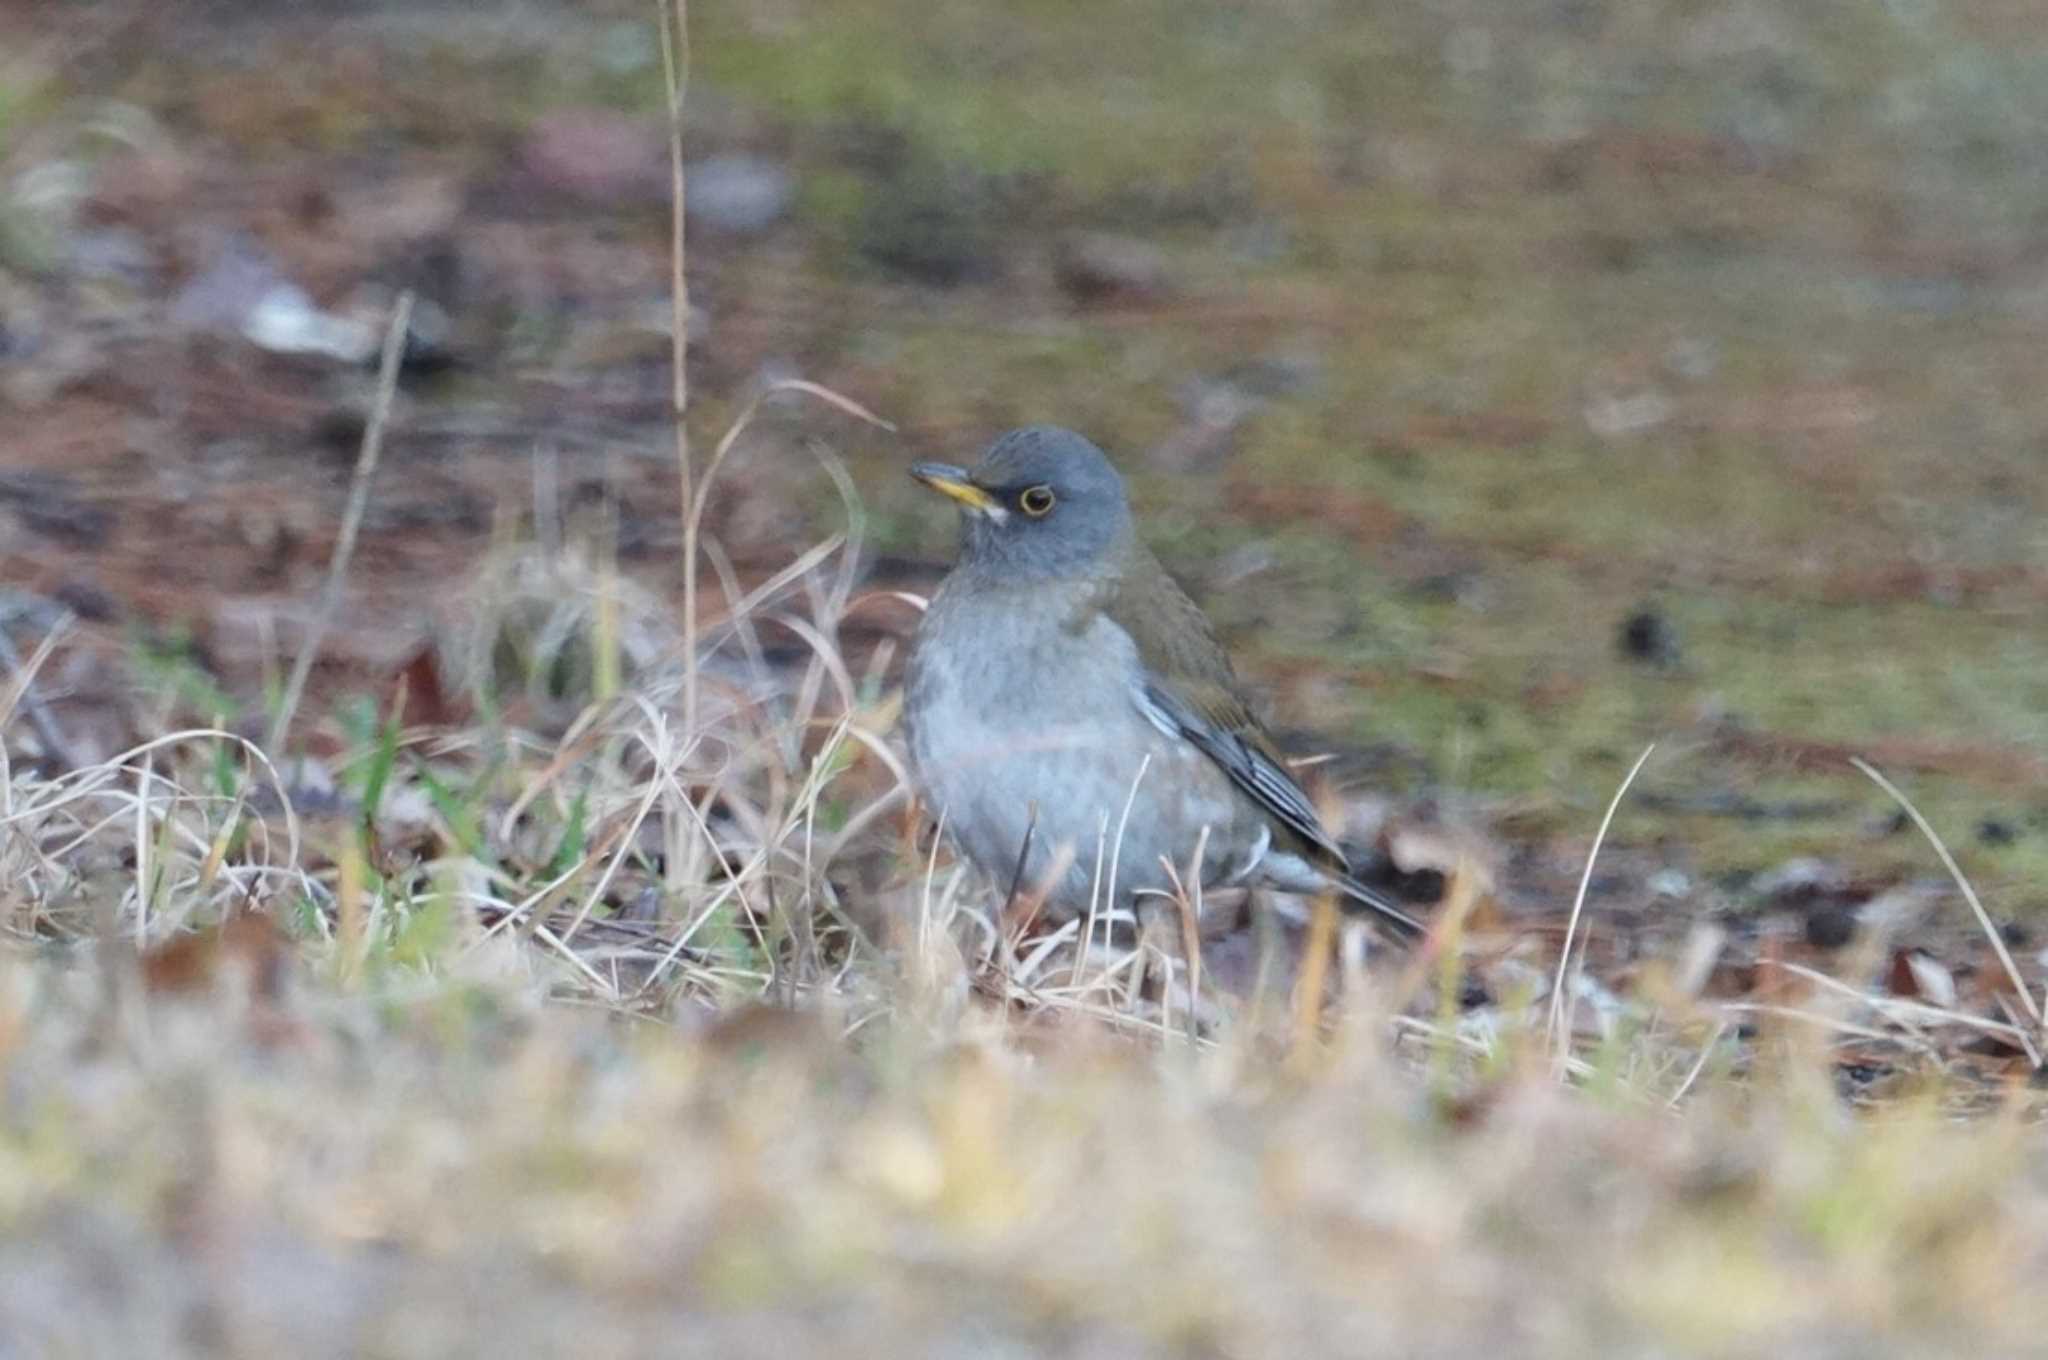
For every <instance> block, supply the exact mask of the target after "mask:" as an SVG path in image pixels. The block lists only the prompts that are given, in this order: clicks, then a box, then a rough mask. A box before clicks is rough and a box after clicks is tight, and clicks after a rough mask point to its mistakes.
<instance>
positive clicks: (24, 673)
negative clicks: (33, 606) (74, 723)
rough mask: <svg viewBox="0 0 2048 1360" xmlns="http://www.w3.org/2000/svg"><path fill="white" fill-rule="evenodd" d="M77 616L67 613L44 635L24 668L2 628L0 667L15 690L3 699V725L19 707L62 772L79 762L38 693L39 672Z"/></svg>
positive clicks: (0, 702) (0, 700)
mask: <svg viewBox="0 0 2048 1360" xmlns="http://www.w3.org/2000/svg"><path fill="white" fill-rule="evenodd" d="M73 617H74V616H73V615H72V613H71V611H70V610H68V609H67V610H65V611H64V612H63V613H62V614H60V615H59V616H58V617H57V621H56V622H55V623H53V624H51V625H50V627H49V629H48V631H46V632H45V633H44V634H43V640H42V641H41V642H40V643H38V644H37V645H36V650H35V655H34V656H32V657H30V658H29V661H28V664H27V665H23V664H22V660H21V653H19V652H17V651H15V650H14V640H13V639H12V638H10V637H8V636H7V630H6V629H4V628H0V664H4V665H5V666H6V667H7V673H8V674H9V675H11V676H13V677H14V686H13V689H12V691H11V693H9V694H8V695H6V696H5V697H4V698H0V723H5V722H6V721H7V717H8V715H9V714H10V713H12V712H13V710H14V708H15V706H16V705H17V704H18V705H19V706H20V707H21V709H22V711H23V712H25V713H27V714H28V724H29V726H30V727H33V728H34V729H35V732H36V740H37V741H39V742H41V743H42V744H43V755H44V756H46V757H47V758H48V759H49V761H50V763H51V764H53V765H55V766H56V767H57V768H58V769H60V770H75V769H77V768H78V762H77V761H76V760H75V759H73V758H72V755H71V747H70V745H69V744H68V743H67V742H66V741H65V740H64V730H63V729H62V728H60V727H58V726H57V718H56V715H55V714H53V713H51V712H50V707H49V705H48V704H45V703H44V702H43V699H42V696H41V695H39V694H37V693H36V688H35V677H36V672H37V671H39V670H41V669H42V668H43V663H44V662H45V661H47V660H48V659H49V656H50V653H51V652H52V651H54V650H55V649H56V646H57V641H58V639H59V638H61V637H63V636H64V631H65V630H66V629H67V628H69V627H70V626H71V621H72V618H73Z"/></svg>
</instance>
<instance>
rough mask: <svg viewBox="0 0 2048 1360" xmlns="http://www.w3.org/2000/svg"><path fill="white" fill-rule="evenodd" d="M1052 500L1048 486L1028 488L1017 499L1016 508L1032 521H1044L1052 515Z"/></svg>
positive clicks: (1050, 489)
mask: <svg viewBox="0 0 2048 1360" xmlns="http://www.w3.org/2000/svg"><path fill="white" fill-rule="evenodd" d="M1054 499H1055V498H1054V496H1053V494H1052V488H1051V487H1049V486H1034V487H1028V488H1026V489H1025V491H1024V494H1023V495H1021V496H1019V497H1017V508H1018V509H1019V510H1022V511H1023V512H1024V513H1025V514H1027V515H1029V516H1031V518H1033V519H1044V518H1045V517H1046V516H1047V515H1049V514H1051V513H1052V505H1053V500H1054Z"/></svg>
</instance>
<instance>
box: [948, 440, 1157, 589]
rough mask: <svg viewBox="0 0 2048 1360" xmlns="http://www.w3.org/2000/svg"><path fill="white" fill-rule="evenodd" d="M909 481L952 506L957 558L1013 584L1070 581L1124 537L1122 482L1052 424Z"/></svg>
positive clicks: (1126, 513) (1083, 443)
mask: <svg viewBox="0 0 2048 1360" xmlns="http://www.w3.org/2000/svg"><path fill="white" fill-rule="evenodd" d="M910 475H911V476H913V477H915V478H917V480H918V481H920V482H923V483H924V484H925V485H926V486H928V487H930V488H931V489H932V490H934V491H938V492H941V493H943V494H945V495H947V496H949V497H951V498H952V499H953V500H955V501H958V502H959V503H960V510H961V515H960V560H961V563H962V565H963V566H966V567H969V568H977V569H987V570H990V571H993V572H996V573H999V574H1001V575H1003V576H1005V577H1008V578H1013V579H1032V578H1040V579H1043V578H1055V577H1061V576H1072V575H1075V574H1077V573H1079V572H1081V571H1084V570H1086V569H1087V568H1088V567H1089V566H1091V565H1092V564H1093V563H1095V562H1096V561H1098V560H1099V559H1101V558H1102V557H1103V556H1104V555H1105V554H1107V553H1109V552H1112V551H1114V550H1116V549H1118V548H1120V547H1122V546H1123V545H1124V544H1125V543H1126V542H1128V541H1129V539H1130V537H1131V507H1130V502H1129V501H1128V500H1126V499H1125V497H1124V479H1123V478H1121V477H1119V476H1117V472H1116V469H1115V468H1113V467H1111V466H1110V465H1109V459H1108V458H1106V457H1104V456H1103V452H1102V450H1101V449H1098V448H1096V447H1095V446H1094V445H1093V444H1091V443H1089V442H1088V441H1087V440H1086V439H1083V438H1082V437H1081V436H1080V435H1078V434H1075V433H1074V432H1073V431H1072V430H1063V429H1060V428H1059V427H1058V426H1055V425H1031V426H1027V427H1025V428H1024V429H1021V430H1012V431H1010V432H1009V433H1008V434H1006V435H1003V436H1002V437H1001V438H999V439H997V440H996V442H995V443H993V444H991V445H989V446H988V449H987V451H986V452H984V453H983V454H982V455H981V461H980V462H978V463H976V464H975V465H974V468H973V469H972V470H971V471H970V470H968V469H966V468H958V467H954V466H952V465H950V464H947V463H919V464H918V465H917V466H915V467H913V468H911V470H910Z"/></svg>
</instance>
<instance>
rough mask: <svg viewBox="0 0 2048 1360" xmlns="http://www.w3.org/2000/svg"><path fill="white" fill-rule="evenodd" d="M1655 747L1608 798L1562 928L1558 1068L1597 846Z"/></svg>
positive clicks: (1556, 996)
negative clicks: (1577, 937)
mask: <svg viewBox="0 0 2048 1360" xmlns="http://www.w3.org/2000/svg"><path fill="white" fill-rule="evenodd" d="M1656 749H1657V743H1656V742H1654V741H1653V742H1651V743H1650V744H1649V745H1648V746H1645V747H1644V748H1643V753H1642V754H1641V755H1639V756H1637V757H1636V763H1635V764H1633V765H1631V766H1629V770H1628V775H1627V777H1626V778H1624V779H1623V780H1622V781H1621V787H1620V788H1618V789H1616V790H1615V791H1614V797H1613V798H1612V799H1610V800H1608V803H1607V814H1606V815H1605V816H1604V817H1602V818H1601V819H1600V830H1599V831H1597V832H1596V833H1594V836H1593V847H1592V849H1590V850H1588V851H1587V852H1586V871H1585V872H1584V873H1583V874H1581V875H1579V891H1578V895H1577V896H1575V897H1574V898H1572V914H1571V919H1570V920H1569V921H1567V922H1566V923H1565V928H1564V949H1563V951H1562V952H1560V953H1559V954H1558V956H1557V981H1556V983H1554V984H1553V985H1552V987H1551V989H1550V1035H1551V1040H1552V1042H1553V1043H1555V1044H1556V1046H1557V1060H1558V1063H1559V1064H1560V1071H1562V1064H1563V1062H1564V1060H1565V1057H1566V1055H1567V1053H1568V1052H1569V1051H1570V1049H1571V1042H1572V1021H1573V1018H1574V1016H1575V1014H1576V1012H1577V1011H1578V997H1577V995H1576V992H1577V987H1576V985H1575V984H1576V981H1577V975H1576V973H1575V972H1574V970H1573V968H1572V937H1573V936H1574V935H1576V934H1577V933H1578V929H1579V913H1580V912H1582V911H1584V910H1585V907H1586V889H1587V888H1588V887H1590V886H1591V885H1592V882H1593V863H1594V861H1595V860H1597V859H1599V858H1600V846H1601V844H1602V843H1603V842H1605V841H1606V839H1607V828H1608V827H1609V826H1610V825H1612V824H1613V822H1614V813H1615V809H1617V808H1619V807H1620V806H1621V800H1622V798H1623V796H1624V795H1626V794H1627V793H1628V786H1629V785H1631V784H1633V783H1635V782H1636V776H1637V775H1638V774H1641V773H1642V770H1643V765H1644V763H1645V762H1647V761H1648V760H1649V758H1650V752H1652V751H1654V750H1656ZM1567 988H1570V989H1571V990H1572V992H1573V993H1574V995H1573V996H1572V997H1571V998H1570V1000H1569V1001H1567V1000H1566V997H1565V992H1566V990H1567Z"/></svg>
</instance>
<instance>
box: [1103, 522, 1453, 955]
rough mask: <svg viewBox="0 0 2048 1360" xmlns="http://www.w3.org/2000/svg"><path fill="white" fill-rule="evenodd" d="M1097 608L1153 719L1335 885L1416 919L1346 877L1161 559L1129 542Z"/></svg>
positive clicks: (1226, 660)
mask: <svg viewBox="0 0 2048 1360" xmlns="http://www.w3.org/2000/svg"><path fill="white" fill-rule="evenodd" d="M1102 608H1103V611H1104V612H1105V613H1106V614H1108V615H1109V617H1110V619H1111V620H1112V621H1113V622H1114V623H1116V624H1117V625H1118V626H1119V627H1121V628H1122V629H1123V630H1124V631H1125V632H1126V633H1128V634H1130V636H1131V640H1132V641H1133V642H1135V643H1136V644H1137V647H1138V659H1139V661H1140V662H1141V663H1142V664H1143V666H1144V668H1145V689H1144V694H1143V695H1142V705H1141V706H1142V707H1143V708H1144V709H1145V715H1146V717H1147V718H1148V719H1150V720H1151V721H1152V722H1153V723H1155V724H1157V725H1158V726H1160V727H1163V728H1165V729H1167V730H1168V731H1171V732H1178V733H1179V735H1181V736H1183V737H1185V738H1186V739H1187V740H1188V741H1190V742H1193V743H1194V745H1195V746H1196V748H1197V749H1199V750H1200V751H1201V752H1202V753H1203V754H1204V755H1206V756H1208V757H1209V758H1210V759H1211V760H1213V761H1215V762H1216V763H1217V764H1218V765H1220V766H1222V768H1223V770H1224V772H1225V773H1226V774H1228V775H1229V776H1230V778H1231V781H1232V782H1233V783H1235V784H1236V785H1237V786H1238V787H1239V788H1240V789H1242V790H1244V792H1245V793H1246V794H1248V795H1249V796H1250V797H1251V798H1252V800H1253V801H1254V802H1256V803H1257V804H1258V805H1259V806H1260V807H1261V808H1262V809H1264V810H1265V812H1266V813H1267V814H1268V815H1270V816H1271V817H1272V818H1273V820H1274V821H1275V822H1276V823H1277V824H1278V827H1279V829H1280V830H1281V831H1282V832H1283V835H1284V836H1285V835H1289V834H1291V838H1292V839H1293V840H1294V841H1295V842H1296V844H1297V845H1298V846H1299V847H1300V848H1301V849H1303V850H1304V851H1305V852H1306V853H1307V855H1308V857H1309V858H1310V859H1311V860H1313V861H1316V862H1318V863H1319V864H1320V865H1321V866H1322V867H1323V868H1324V870H1325V872H1327V873H1328V874H1329V876H1330V879H1331V881H1332V884H1333V886H1335V887H1337V888H1339V889H1341V890H1342V891H1343V892H1344V893H1345V895H1347V896H1348V897H1351V898H1352V899H1354V900H1355V901H1356V902H1358V903H1359V904H1361V905H1363V906H1365V907H1367V908H1370V909H1371V910H1372V911H1374V912H1376V913H1378V914H1379V915H1380V916H1382V917H1384V918H1386V919H1387V920H1389V921H1391V922H1393V923H1394V924H1396V925H1398V926H1400V927H1402V928H1403V929H1405V930H1409V931H1412V932H1414V933H1417V934H1420V933H1421V931H1422V927H1421V925H1420V924H1419V923H1418V922H1416V921H1415V920H1414V919H1413V918H1412V917H1410V916H1408V915H1407V914H1406V913H1405V912H1403V911H1401V910H1400V909H1399V908H1397V907H1395V906H1394V905H1393V904H1392V903H1390V902H1388V901H1387V900H1386V899H1385V898H1383V897H1381V896H1380V895H1379V894H1378V893H1375V892H1373V891H1372V890H1371V889H1370V888H1367V887H1366V886H1365V885H1363V884H1361V883H1359V882H1358V881H1357V880H1355V879H1353V878H1352V877H1351V875H1350V871H1349V867H1348V866H1347V865H1346V863H1345V857H1344V851H1343V849H1342V847H1340V846H1339V845H1338V844H1337V841H1336V839H1335V838H1334V837H1333V836H1331V835H1330V833H1329V832H1328V831H1327V830H1325V829H1324V827H1323V820H1322V817H1321V816H1320V815H1318V813H1317V812H1316V807H1315V804H1314V803H1313V802H1312V801H1310V799H1309V796H1308V793H1307V792H1306V791H1305V790H1304V789H1303V788H1302V787H1301V785H1300V783H1299V782H1298V781H1296V779H1295V778H1294V775H1293V774H1292V773H1291V772H1290V771H1289V770H1288V768H1287V766H1286V764H1285V763H1284V762H1283V761H1282V759H1281V757H1280V753H1279V751H1278V750H1277V749H1276V748H1275V747H1274V745H1273V739H1272V737H1271V736H1270V735H1269V734H1268V733H1267V731H1266V728H1265V725H1264V724H1263V723H1261V722H1260V721H1259V719H1258V716H1257V715H1256V714H1255V713H1254V712H1253V710H1252V705H1251V701H1250V699H1249V698H1248V697H1247V695H1246V693H1245V690H1244V688H1243V686H1242V685H1241V684H1240V683H1239V682H1238V678H1237V673H1236V671H1235V669H1234V668H1233V667H1232V666H1231V664H1230V656H1229V654H1228V653H1226V652H1225V651H1224V650H1223V645H1222V644H1221V643H1220V642H1218V641H1217V640H1216V630H1215V628H1214V627H1213V626H1212V625H1211V624H1210V622H1209V617H1208V615H1206V614H1204V613H1203V612H1202V610H1201V608H1200V607H1199V606H1198V605H1196V604H1195V602H1194V601H1193V600H1191V599H1189V598H1188V596H1187V593H1186V592H1185V591H1183V590H1182V589H1181V588H1180V586H1179V585H1178V584H1177V583H1176V582H1175V581H1174V579H1173V578H1172V577H1171V576H1169V575H1167V574H1166V569H1165V568H1163V567H1161V566H1160V565H1159V563H1158V560H1157V559H1155V558H1154V557H1153V556H1152V555H1151V554H1150V553H1149V552H1146V551H1145V550H1144V549H1143V548H1138V549H1136V550H1135V552H1134V555H1133V558H1132V560H1130V561H1129V562H1128V563H1127V565H1126V569H1125V570H1124V571H1123V572H1122V573H1120V574H1119V575H1118V578H1117V582H1116V584H1115V585H1114V586H1113V587H1112V588H1110V589H1109V590H1108V591H1107V592H1106V594H1105V596H1104V598H1103V601H1102Z"/></svg>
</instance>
